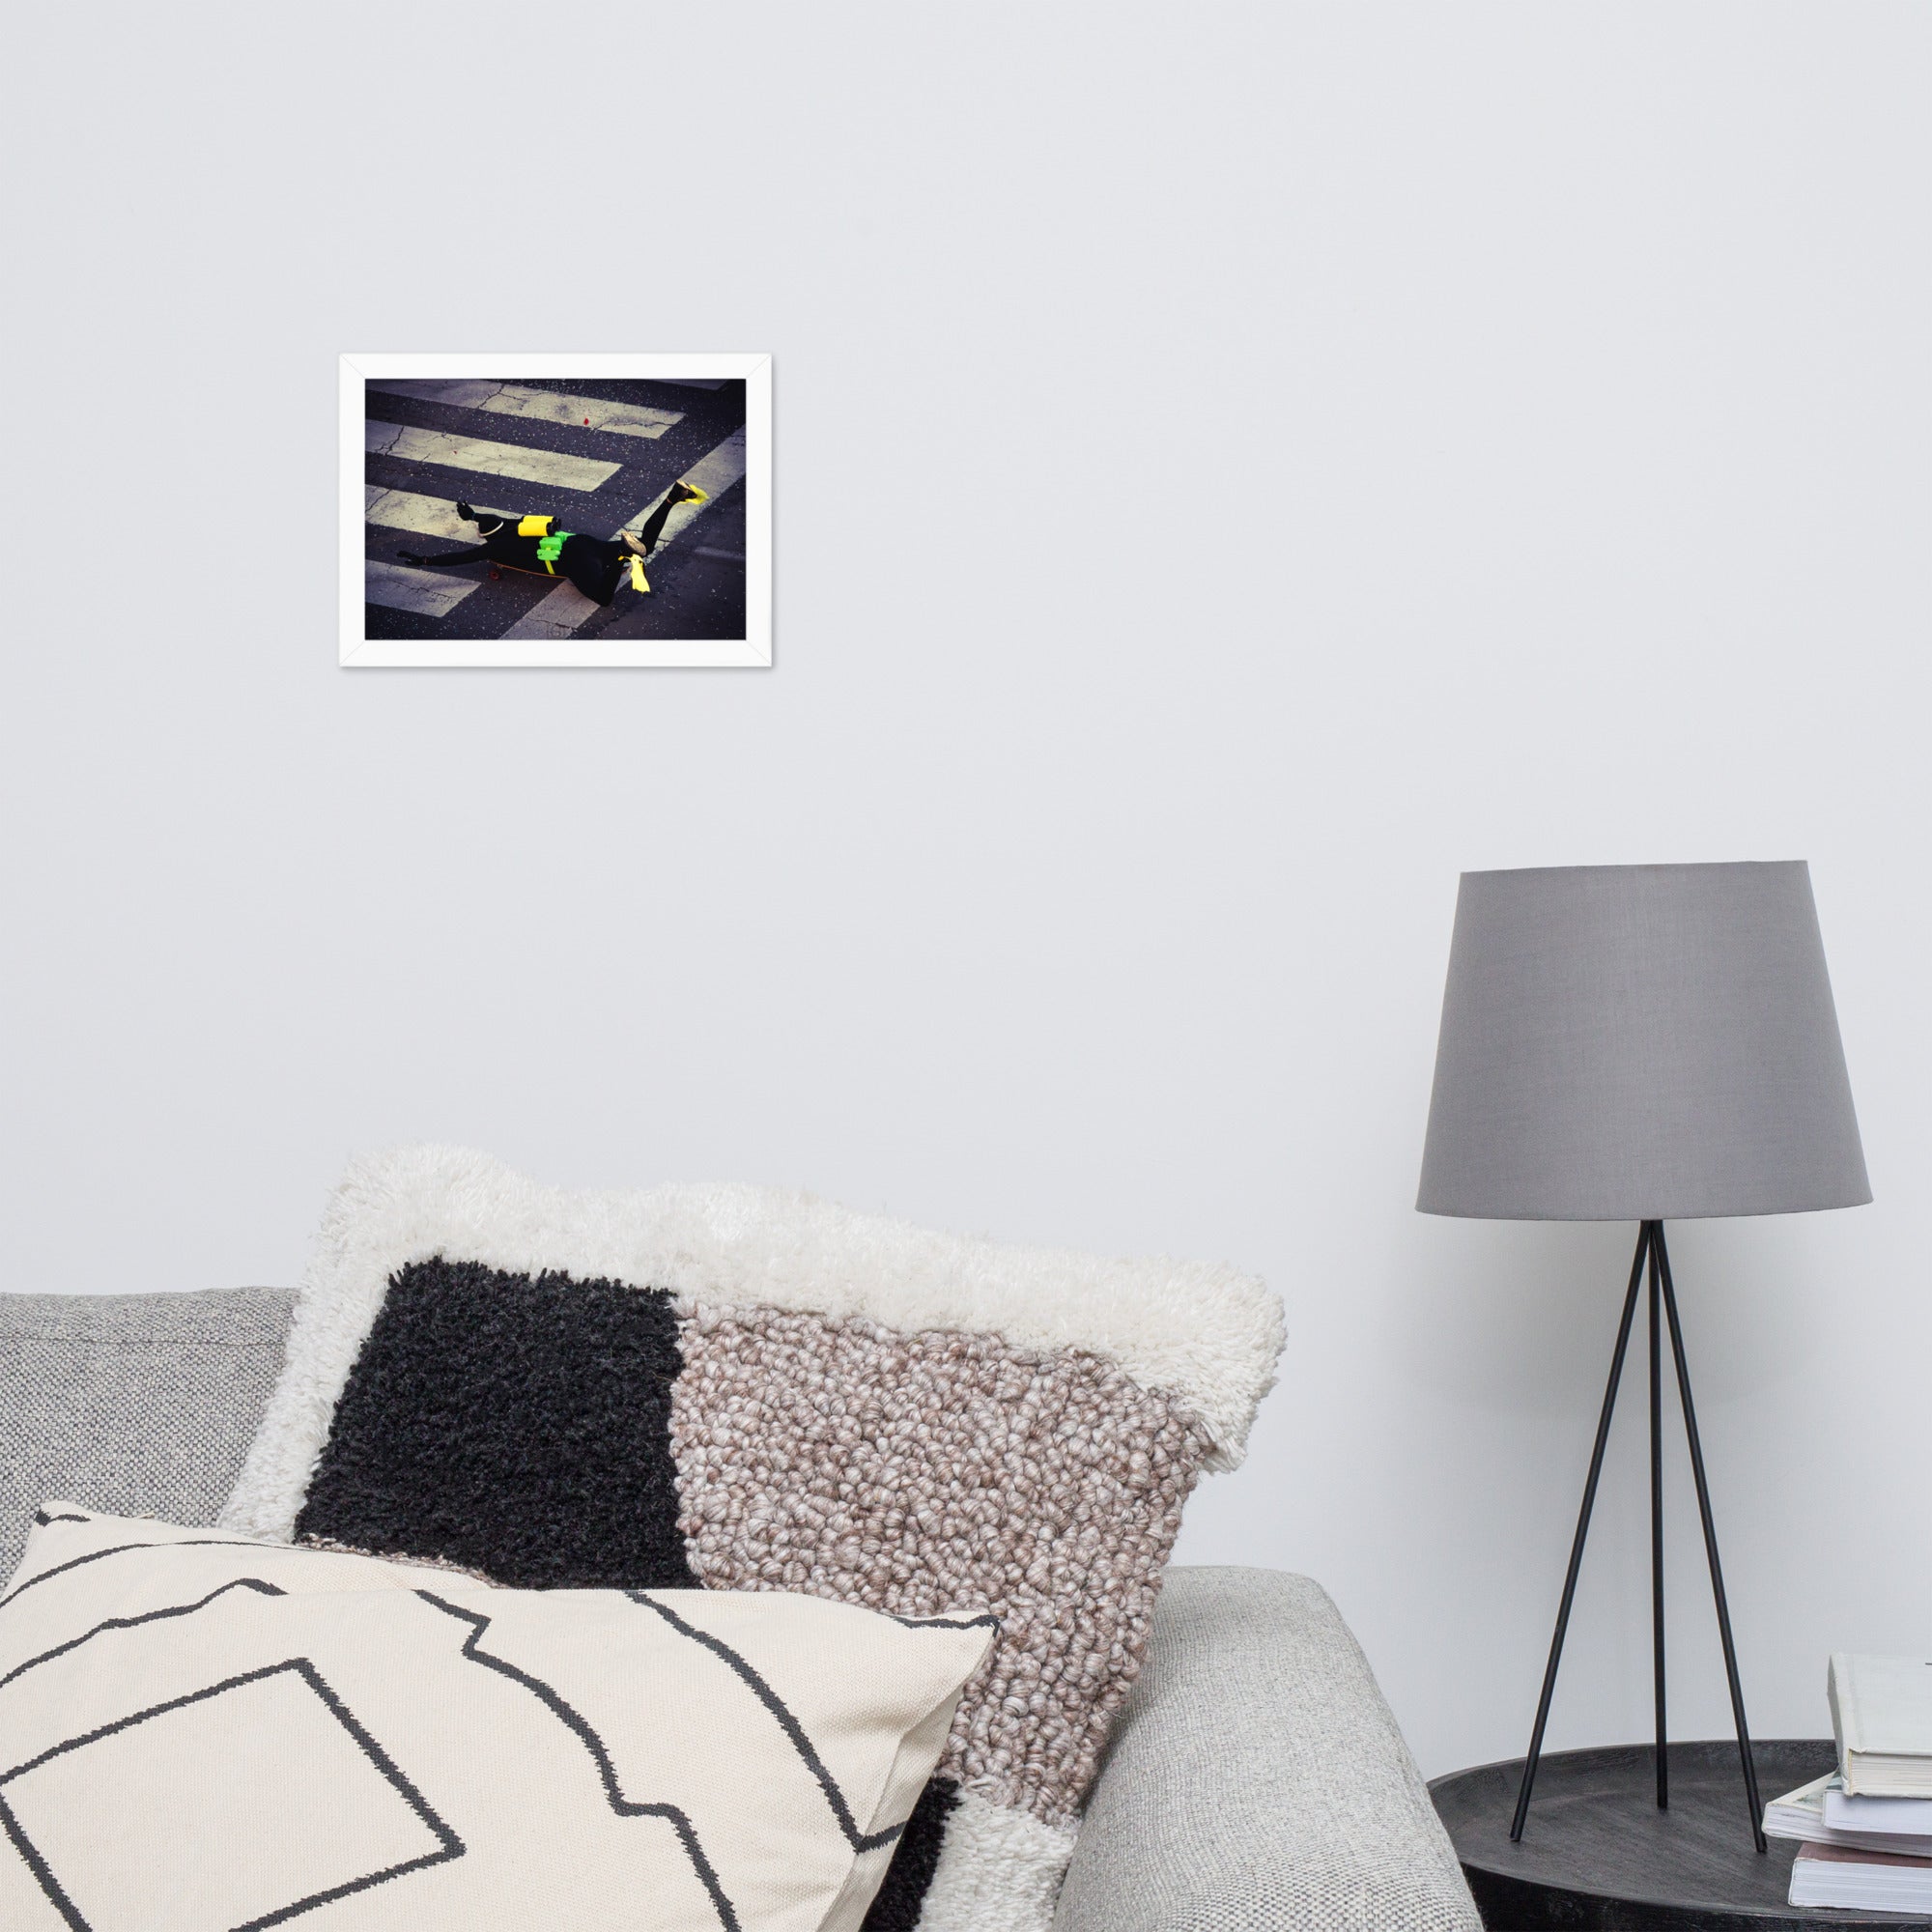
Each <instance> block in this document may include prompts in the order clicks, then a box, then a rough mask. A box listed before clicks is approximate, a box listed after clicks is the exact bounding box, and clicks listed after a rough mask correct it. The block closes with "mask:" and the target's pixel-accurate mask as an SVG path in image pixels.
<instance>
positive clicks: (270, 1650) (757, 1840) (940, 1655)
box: [0, 1503, 993, 1932]
mask: <svg viewBox="0 0 1932 1932" xmlns="http://www.w3.org/2000/svg"><path fill="white" fill-rule="evenodd" d="M992 1634H993V1631H992V1622H991V1619H990V1618H987V1617H984V1616H979V1617H971V1616H962V1617H959V1618H953V1619H945V1618H941V1619H928V1620H921V1621H907V1620H901V1619H895V1618H892V1617H888V1616H883V1615H880V1614H877V1613H875V1612H873V1611H870V1610H864V1609H858V1608H855V1607H852V1606H850V1605H841V1604H831V1603H824V1602H821V1601H819V1600H817V1599H815V1598H810V1597H802V1596H790V1595H783V1594H776V1593H736V1592H730V1591H716V1590H553V1591H539V1590H507V1589H497V1588H495V1587H493V1586H491V1585H490V1584H487V1583H483V1582H480V1581H477V1580H475V1579H474V1578H472V1577H468V1576H465V1575H461V1574H459V1573H455V1572H450V1571H443V1570H431V1569H425V1568H423V1567H421V1566H418V1565H412V1564H404V1563H395V1562H389V1561H385V1560H379V1559H377V1558H374V1557H366V1556H357V1555H353V1554H348V1553H337V1552H333V1551H324V1550H315V1549H294V1548H287V1547H285V1546H280V1545H268V1544H261V1543H256V1542H253V1541H247V1540H243V1539H240V1538H236V1537H233V1536H229V1535H225V1534H223V1533H222V1532H220V1531H218V1530H201V1529H184V1528H178V1527H176V1526H174V1525H171V1524H165V1523H156V1522H146V1521H136V1520H126V1519H120V1518H114V1517H103V1516H98V1515H95V1514H94V1513H93V1512H91V1511H87V1510H83V1509H80V1508H77V1507H75V1506H73V1505H71V1504H67V1503H49V1504H48V1505H47V1506H46V1508H45V1509H44V1510H43V1511H42V1512H41V1513H40V1516H39V1518H38V1519H37V1525H36V1528H35V1531H34V1534H33V1537H32V1539H31V1540H30V1542H29V1543H28V1546H27V1552H26V1555H25V1557H24V1559H23V1560H22V1562H21V1565H20V1568H19V1570H18V1571H17V1572H16V1573H15V1575H14V1579H13V1582H12V1583H11V1585H10V1586H9V1588H8V1590H7V1592H6V1594H5V1595H4V1596H0V1827H4V1832H5V1837H6V1840H7V1843H6V1845H5V1846H0V1925H4V1926H5V1927H7V1928H8V1932H265V1928H267V1927H270V1926H276V1925H282V1924H285V1923H289V1922H292V1921H298V1922H299V1924H300V1926H302V1927H307V1926H310V1925H313V1927H314V1928H315V1932H443V1928H448V1932H497V1928H502V1932H547V1929H548V1928H552V1927H555V1928H564V1927H568V1928H570V1932H618V1928H622V1932H644V1928H648V1929H649V1932H686V1928H690V1932H717V1928H720V1927H723V1928H725V1932H851V1928H856V1927H857V1926H858V1925H859V1923H860V1921H861V1920H862V1919H863V1918H864V1917H865V1915H866V1910H867V1905H868V1904H869V1903H870V1901H871V1898H872V1895H873V1893H874V1892H875V1891H876V1890H877V1889H878V1886H879V1882H880V1880H881V1878H882V1877H883V1875H884V1873H885V1869H886V1866H887V1863H888V1862H889V1861H890V1859H891V1855H892V1849H893V1846H894V1844H895V1841H896V1839H897V1837H898V1833H899V1831H900V1828H901V1827H902V1826H903V1825H904V1823H905V1821H906V1818H907V1817H908V1815H909V1814H910V1813H911V1811H912V1808H913V1805H914V1803H915V1802H916V1800H917V1799H918V1797H919V1794H920V1791H921V1789H922V1787H923V1785H924V1783H925V1780H926V1778H927V1776H929V1775H930V1773H931V1771H932V1767H933V1763H934V1761H935V1759H936V1758H937V1757H938V1755H939V1752H940V1749H941V1747H943V1746H944V1744H945V1742H946V1736H947V1730H948V1727H949V1725H950V1724H951V1722H952V1713H953V1708H954V1706H955V1705H956V1704H957V1702H958V1698H959V1692H960V1689H961V1687H962V1686H963V1685H964V1684H965V1682H966V1680H967V1679H968V1678H969V1677H970V1676H971V1675H972V1674H973V1672H974V1670H975V1669H976V1668H977V1667H978V1666H979V1664H980V1661H981V1660H982V1658H983V1657H984V1656H985V1653H986V1649H987V1646H988V1644H989V1642H990V1640H991V1637H992Z"/></svg>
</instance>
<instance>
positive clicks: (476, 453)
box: [362, 422, 624, 491]
mask: <svg viewBox="0 0 1932 1932" xmlns="http://www.w3.org/2000/svg"><path fill="white" fill-rule="evenodd" d="M362 446H363V448H364V449H365V450H367V451H368V452H369V454H370V455H372V456H398V457H401V458H403V459H404V460H405V461H406V462H410V463H437V464H440V465H441V466H442V467H443V468H444V469H474V470H476V471H478V472H480V473H481V474H483V475H485V476H518V477H521V478H522V479H523V480H524V481H525V482H526V483H548V484H551V485H553V486H554V488H557V489H560V490H582V491H590V490H594V489H596V488H597V487H598V485H599V484H601V483H608V482H609V481H610V480H611V477H613V476H614V475H616V473H617V472H618V470H620V469H622V468H623V467H624V466H623V465H622V464H621V463H593V462H591V461H590V459H589V458H588V457H583V456H559V455H557V454H556V453H555V452H554V450H549V449H525V448H523V447H521V446H520V445H518V444H517V443H514V442H485V441H484V440H482V439H481V438H480V437H473V436H450V435H448V434H446V433H445V432H444V431H442V430H440V429H411V428H408V427H407V426H406V425H404V424H402V423H385V422H365V423H364V424H363V425H362Z"/></svg>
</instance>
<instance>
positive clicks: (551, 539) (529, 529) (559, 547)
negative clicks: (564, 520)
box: [517, 517, 577, 577]
mask: <svg viewBox="0 0 1932 1932" xmlns="http://www.w3.org/2000/svg"><path fill="white" fill-rule="evenodd" d="M550 526H551V520H550V518H548V517H526V518H525V519H524V520H523V522H522V523H520V524H519V525H518V526H517V534H518V535H519V536H520V537H535V538H536V539H537V561H538V562H539V563H540V564H542V565H543V567H544V568H545V569H546V570H547V571H549V572H550V574H551V575H552V576H553V577H554V576H555V575H556V560H557V558H558V557H560V556H561V555H562V554H563V547H564V545H565V544H567V543H568V542H569V541H570V540H571V538H572V537H574V536H575V535H576V534H577V532H576V531H575V530H558V531H557V532H556V534H555V535H554V536H553V535H552V534H551V527H550Z"/></svg>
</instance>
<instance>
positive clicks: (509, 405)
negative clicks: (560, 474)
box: [369, 377, 684, 437]
mask: <svg viewBox="0 0 1932 1932" xmlns="http://www.w3.org/2000/svg"><path fill="white" fill-rule="evenodd" d="M369 386H370V388H372V389H377V390H380V391H381V392H382V393H383V394H384V395H385V396H413V397H414V398H415V399H416V400H417V401H418V402H423V403H443V404H446V405H447V406H448V407H449V408H450V409H453V410H490V411H492V412H495V413H496V414H497V415H500V416H524V417H526V418H527V419H528V420H530V421H531V422H553V423H567V424H569V426H570V427H571V428H572V429H586V428H587V429H601V430H603V431H605V432H606V433H607V434H609V435H611V436H647V437H660V436H662V435H663V434H664V433H665V431H666V430H668V429H669V428H670V427H671V425H672V424H673V423H681V422H682V421H683V420H684V416H683V413H682V412H680V411H677V410H653V409H647V408H645V407H644V406H643V405H642V404H641V403H607V402H603V401H600V400H599V399H598V398H597V397H596V396H566V395H559V394H557V393H556V392H555V391H554V390H552V389H526V388H524V387H522V386H521V385H519V384H516V383H428V382H424V383H404V382H392V381H390V380H389V379H388V378H387V377H384V378H383V379H382V380H381V381H373V380H372V381H371V383H370V384H369ZM586 416H588V417H589V418H590V420H589V422H588V423H586V422H585V421H584V417H586Z"/></svg>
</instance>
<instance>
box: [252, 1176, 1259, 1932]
mask: <svg viewBox="0 0 1932 1932" xmlns="http://www.w3.org/2000/svg"><path fill="white" fill-rule="evenodd" d="M1281 1340H1282V1318H1281V1304H1280V1301H1279V1300H1278V1298H1277V1297H1276V1296H1275V1295H1274V1294H1272V1293H1269V1291H1268V1290H1267V1289H1266V1288H1265V1287H1264V1285H1263V1284H1262V1283H1260V1282H1259V1281H1256V1280H1254V1279H1252V1278H1251V1277H1248V1276H1245V1275H1242V1274H1239V1273H1237V1272H1236V1270H1235V1269H1233V1268H1230V1267H1227V1266H1223V1265H1218V1264H1201V1263H1189V1262H1179V1261H1172V1260H1168V1259H1165V1258H1156V1259H1150V1260H1140V1261H1127V1260H1114V1259H1109V1258H1107V1257H1105V1256H1099V1255H1085V1254H1078V1253H1072V1252H1067V1251H1062V1250H1055V1249H1037V1248H1014V1247H1004V1246H999V1245H996V1244H994V1243H992V1242H989V1241H981V1240H967V1239H959V1238H955V1237H952V1236H946V1235H941V1234H935V1233H932V1232H929V1231H927V1230H923V1229H919V1228H912V1227H907V1226H904V1225H902V1224H899V1223H896V1222H892V1221H884V1220H878V1219H874V1218H872V1217H870V1216H867V1215H862V1214H854V1213H850V1212H848V1211H846V1210H845V1209H843V1208H837V1207H835V1206H833V1205H831V1204H830V1203H827V1202H823V1201H816V1200H813V1199H812V1198H811V1197H810V1196H809V1195H801V1194H793V1193H787V1192H781V1191H779V1190H774V1189H769V1188H758V1187H737V1186H707V1187H682V1186H672V1187H660V1188H652V1189H648V1190H645V1191H642V1192H637V1193H609V1194H607V1193H593V1192H584V1191H579V1190H575V1189H570V1188H560V1187H548V1186H544V1185H542V1184H540V1183H538V1182H536V1181H533V1180H529V1179H526V1178H524V1177H523V1176H521V1175H517V1174H514V1173H512V1172H511V1171H510V1170H509V1169H507V1168H505V1167H504V1166H503V1165H502V1163H501V1162H499V1161H496V1160H492V1159H490V1158H489V1157H488V1156H487V1155H483V1154H477V1153H470V1152H466V1151H462V1150H459V1149H451V1148H436V1147H425V1148H403V1149H398V1150H394V1151H391V1152H389V1153H386V1154H377V1155H372V1156H370V1157H368V1158H366V1159H363V1160H358V1161H357V1162H356V1163H355V1166H354V1167H352V1169H351V1170H350V1173H349V1175H348V1177H347V1178H346V1179H345V1180H344V1181H343V1183H342V1185H341V1187H340V1188H339V1189H338V1190H337V1193H336V1196H335V1199H334V1201H333V1202H332V1203H331V1205H330V1207H329V1210H328V1213H327V1218H326V1220H325V1221H324V1224H323V1230H322V1239H321V1242H320V1244H319V1251H318V1254H317V1257H316V1260H315V1264H314V1265H313V1267H312V1268H311V1270H310V1273H309V1276H308V1279H307V1280H306V1282H305V1283H304V1285H303V1288H302V1292H301V1295H300V1298H299V1300H298V1304H297V1310H296V1316H295V1320H294V1322H293V1324H292V1327H291V1330H290V1335H289V1348H288V1359H287V1362H286V1363H285V1365H284V1368H283V1372H282V1376H281V1379H280V1381H279V1382H278V1383H277V1385H276V1389H275V1393H274V1395H273V1396H272V1397H271V1399H270V1403H269V1405H268V1408H267V1411H266V1412H265V1414H264V1417H263V1421H262V1428H261V1431H260V1433H259V1435H257V1437H256V1439H255V1442H254V1444H253V1445H252V1447H251V1449H250V1451H249V1455H248V1459H247V1463H246V1464H245V1466H244V1467H243V1469H242V1472H241V1477H240V1479H239V1481H238V1482H237V1485H236V1489H235V1492H234V1494H233V1495H232V1496H231V1497H230V1499H229V1502H228V1506H227V1508H226V1509H225V1510H224V1511H223V1513H222V1519H221V1520H222V1521H223V1523H224V1524H226V1525H228V1526H229V1527H230V1528H232V1529H235V1530H237V1531H240V1532H242V1533H246V1534H250V1535H261V1536H276V1537H290V1538H293V1539H294V1540H296V1541H298V1542H304V1541H306V1542H315V1543H319V1544H324V1545H327V1546H328V1547H331V1548H355V1549H364V1550H370V1551H374V1552H378V1553H381V1554H384V1555H391V1556H401V1557H405V1558H414V1559H419V1560H440V1561H444V1562H449V1563H454V1564H457V1565H460V1566H461V1567H463V1568H465V1569H469V1570H473V1571H476V1572H479V1573H480V1574H482V1575H485V1576H488V1577H492V1578H493V1579H494V1580H496V1581H497V1582H499V1583H506V1584H512V1585H516V1586H519V1587H530V1586H536V1585H542V1584H548V1585H555V1586H570V1587H581V1586H584V1585H602V1586H623V1587H640V1588H646V1589H667V1588H688V1587H691V1586H694V1585H699V1584H701V1585H703V1586H704V1587H706V1588H711V1589H723V1590H786V1591H799V1592H804V1593H806V1594H809V1595H811V1596H815V1597H824V1598H828V1599H831V1600H833V1601H837V1602H842V1603H849V1604H855V1605H863V1606H865V1607H866V1608H868V1609H873V1610H879V1611H884V1612H887V1613H889V1614H893V1615H897V1616H906V1617H923V1616H930V1615H932V1614H934V1613H936V1612H939V1611H942V1610H943V1611H957V1610H960V1609H968V1608H970V1609H972V1610H976V1611H991V1612H992V1613H993V1614H995V1615H996V1616H997V1617H998V1618H999V1620H1000V1634H999V1637H998V1639H997V1641H996V1643H995V1645H994V1647H993V1650H992V1652H991V1654H990V1655H989V1657H988V1658H987V1660H986V1663H985V1665H984V1667H983V1669H982V1670H981V1671H980V1673H979V1675H978V1676H977V1677H976V1678H975V1679H974V1681H973V1682H972V1683H971V1684H970V1685H969V1686H968V1687H967V1689H966V1691H965V1694H964V1695H963V1696H962V1697H961V1699H960V1701H959V1708H958V1710H957V1711H956V1712H955V1714H954V1717H953V1721H952V1736H951V1737H950V1738H949V1739H948V1741H947V1745H946V1748H945V1750H944V1752H943V1753H942V1754H941V1757H940V1760H939V1764H938V1768H937V1770H936V1773H935V1775H934V1777H933V1780H932V1783H931V1785H930V1787H929V1788H928V1790H927V1792H926V1794H925V1796H924V1797H923V1799H922V1800H921V1802H920V1804H919V1806H918V1807H917V1809H916V1810H915V1812H914V1814H913V1817H912V1819H911V1821H910V1823H909V1824H908V1826H907V1829H906V1832H905V1833H904V1836H903V1840H902V1843H901V1846H900V1849H899V1851H898V1852H897V1853H896V1854H895V1859H894V1863H893V1870H892V1872H891V1874H890V1876H889V1877H888V1879H887V1880H886V1882H885V1884H884V1885H883V1887H882V1888H881V1891H880V1895H879V1899H878V1902H877V1904H876V1906H875V1907H874V1909H873V1911H872V1914H871V1916H870V1918H868V1920H867V1932H1047V1928H1048V1927H1049V1926H1050V1924H1051V1921H1052V1918H1053V1912H1054V1900H1055V1894H1056V1892H1057V1891H1058V1889H1059V1885H1060V1881H1061V1877H1062V1874H1063V1873H1064V1871H1065V1867H1066V1863H1067V1861H1068V1859H1069V1857H1070V1856H1071V1852H1072V1846H1073V1840H1074V1833H1075V1831H1076V1829H1077V1826H1078V1821H1079V1816H1080V1810H1081V1807H1082V1805H1083V1804H1084V1803H1085V1802H1086V1798H1087V1793H1088V1791H1089V1789H1090V1788H1091V1787H1092V1785H1093V1782H1094V1777H1095V1776H1096V1775H1097V1772H1098V1767H1099V1762H1100V1753H1101V1750H1102V1748H1103V1747H1104V1745H1105V1742H1106V1738H1107V1732H1108V1727H1109V1726H1110V1725H1111V1723H1112V1722H1113V1720H1114V1717H1115V1714H1116V1713H1117V1712H1118V1711H1119V1709H1120V1708H1121V1705H1122V1701H1123V1700H1124V1698H1125V1697H1126V1695H1127V1692H1128V1690H1129V1689H1130V1688H1131V1686H1132V1684H1133V1681H1134V1676H1135V1673H1136V1672H1137V1671H1138V1670H1139V1668H1140V1662H1141V1658H1142V1656H1143V1654H1144V1652H1145V1649H1146V1645H1147V1633H1148V1624H1149V1619H1150V1617H1151V1614H1152V1610H1153V1604H1154V1599H1155V1596H1156V1594H1157V1592H1158V1590H1159V1588H1160V1576H1161V1570H1162V1568H1163V1566H1164V1565H1165V1563H1166V1561H1167V1557H1168V1552H1169V1550H1170V1548H1172V1546H1173V1543H1174V1539H1175V1536H1176V1534H1177V1532H1178V1531H1179V1527H1180V1511H1181V1505H1182V1503H1183V1502H1184V1500H1185V1499H1186V1496H1187V1494H1188V1492H1189V1491H1190V1490H1191V1489H1192V1488H1193V1487H1194V1484H1195V1483H1196V1481H1197V1480H1198V1479H1199V1478H1200V1476H1201V1475H1202V1473H1203V1472H1204V1471H1206V1470H1208V1469H1211V1468H1217V1467H1219V1468H1226V1467H1232V1466H1233V1465H1234V1464H1235V1463H1237V1462H1238V1461H1239V1460H1240V1457H1241V1453H1242V1449H1243V1446H1244V1443H1245V1440H1246V1436H1247V1432H1248V1428H1249V1425H1250V1423H1251V1422H1252V1420H1253V1418H1254V1414H1255V1408H1256V1406H1257V1404H1258V1403H1259V1402H1260V1401H1261V1398H1262V1395H1263V1393H1264V1391H1265V1390H1266V1388H1267V1386H1268V1384H1269V1382H1270V1380H1271V1379H1272V1377H1273V1374H1274V1365H1275V1358H1276V1356H1277V1354H1278V1353H1279V1351H1280V1349H1281Z"/></svg>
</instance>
